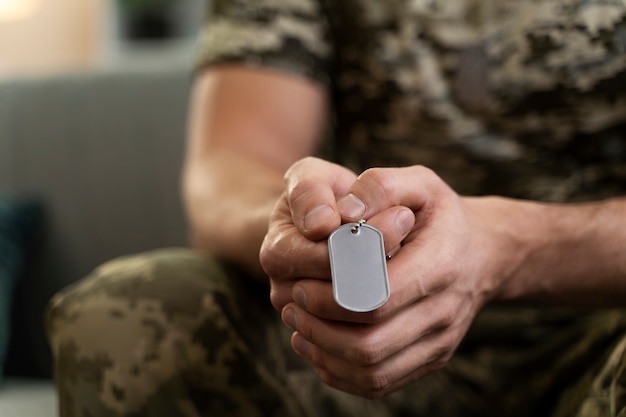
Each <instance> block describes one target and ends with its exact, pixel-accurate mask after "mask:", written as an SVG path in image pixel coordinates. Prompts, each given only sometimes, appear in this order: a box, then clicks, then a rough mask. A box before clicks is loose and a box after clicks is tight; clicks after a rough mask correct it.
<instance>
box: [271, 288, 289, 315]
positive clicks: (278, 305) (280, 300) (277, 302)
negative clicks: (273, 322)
mask: <svg viewBox="0 0 626 417" xmlns="http://www.w3.org/2000/svg"><path fill="white" fill-rule="evenodd" d="M270 302H271V303H272V306H273V307H274V309H276V310H277V311H282V310H283V308H284V307H285V306H286V305H287V304H289V303H290V302H291V295H290V292H289V291H285V290H282V289H278V288H276V286H275V285H272V289H271V290H270Z"/></svg>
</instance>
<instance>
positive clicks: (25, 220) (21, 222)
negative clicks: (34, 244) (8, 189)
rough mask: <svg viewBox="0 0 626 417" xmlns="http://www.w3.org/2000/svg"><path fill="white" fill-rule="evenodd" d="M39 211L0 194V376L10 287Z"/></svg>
mask: <svg viewBox="0 0 626 417" xmlns="http://www.w3.org/2000/svg"><path fill="white" fill-rule="evenodd" d="M39 214H40V211H39V206H38V205H37V204H36V203H35V202H32V201H18V200H14V199H8V198H3V197H0V379H1V378H2V372H1V371H2V369H3V367H4V359H5V355H6V352H7V348H8V343H9V335H10V323H11V320H10V317H9V316H10V314H11V305H12V303H11V300H12V298H13V289H14V288H15V284H16V282H17V279H18V276H19V275H20V272H21V269H22V266H23V263H24V261H25V259H26V250H27V248H28V246H29V245H28V243H29V241H30V239H31V238H32V237H33V236H34V232H35V230H36V229H37V225H38V223H39Z"/></svg>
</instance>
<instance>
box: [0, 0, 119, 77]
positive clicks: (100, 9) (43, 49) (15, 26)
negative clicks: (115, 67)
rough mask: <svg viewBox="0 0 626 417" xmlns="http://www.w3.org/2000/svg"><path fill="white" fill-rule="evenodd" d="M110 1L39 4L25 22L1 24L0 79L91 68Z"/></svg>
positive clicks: (100, 47)
mask: <svg viewBox="0 0 626 417" xmlns="http://www.w3.org/2000/svg"><path fill="white" fill-rule="evenodd" d="M110 5H111V4H110V1H109V0H39V8H38V9H37V10H36V11H35V12H34V14H33V15H31V16H29V17H28V18H23V19H19V20H8V21H0V76H5V77H6V76H11V75H38V74H42V73H50V72H59V71H68V70H79V69H86V68H91V67H93V66H94V65H95V64H96V63H97V62H98V59H99V56H100V55H101V52H102V50H103V48H105V42H106V37H105V36H103V34H104V32H105V30H106V27H107V25H108V19H109V18H110V16H111V13H110V10H109V8H110Z"/></svg>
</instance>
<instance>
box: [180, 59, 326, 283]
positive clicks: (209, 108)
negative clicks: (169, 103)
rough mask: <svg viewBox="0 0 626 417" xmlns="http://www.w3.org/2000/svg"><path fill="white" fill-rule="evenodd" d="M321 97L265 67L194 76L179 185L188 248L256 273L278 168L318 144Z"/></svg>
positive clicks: (317, 89)
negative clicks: (180, 184)
mask: <svg viewBox="0 0 626 417" xmlns="http://www.w3.org/2000/svg"><path fill="white" fill-rule="evenodd" d="M326 100H327V97H326V93H325V90H324V89H323V88H322V87H321V86H319V85H316V84H314V83H312V82H309V81H307V80H305V79H302V78H297V77H294V76H288V75H285V74H282V73H279V72H276V71H272V70H260V69H259V70H257V69H247V68H243V67H238V66H224V67H220V68H214V69H210V70H208V71H206V72H205V73H204V74H202V75H201V76H200V77H199V78H198V80H197V82H196V84H195V86H194V90H193V95H192V99H191V109H190V119H189V133H188V146H187V155H186V159H185V164H184V170H183V187H182V188H183V199H184V203H185V208H186V212H187V217H188V221H189V228H190V234H191V236H190V238H191V242H192V246H193V247H194V248H196V249H198V250H200V251H202V252H204V253H207V254H210V255H212V256H215V257H217V258H219V259H223V260H228V261H233V262H236V263H239V264H240V265H242V266H243V267H245V268H247V269H248V270H250V271H252V272H253V273H255V275H258V276H259V277H262V276H263V274H262V272H261V267H260V265H259V261H258V253H259V248H260V246H261V242H262V240H263V237H264V236H265V234H266V232H267V227H268V219H269V214H270V212H271V210H272V208H273V206H274V204H275V203H276V201H277V199H278V197H279V196H280V195H281V193H282V192H283V189H284V182H283V175H284V172H285V171H286V170H287V168H288V167H289V166H290V165H291V164H293V163H294V162H295V161H296V160H298V159H300V158H302V157H304V156H307V155H310V154H311V153H313V152H314V151H315V149H316V147H317V146H318V141H319V138H320V136H321V133H322V130H323V127H324V124H325V116H326V105H327V104H326Z"/></svg>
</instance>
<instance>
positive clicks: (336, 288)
mask: <svg viewBox="0 0 626 417" xmlns="http://www.w3.org/2000/svg"><path fill="white" fill-rule="evenodd" d="M328 251H329V253H330V269H331V272H332V280H333V294H334V297H335V301H336V302H337V304H339V305H340V306H341V307H343V308H345V309H346V310H350V311H356V312H366V311H372V310H375V309H377V308H378V307H380V306H382V305H383V304H385V302H386V301H387V300H388V299H389V279H388V277H387V262H386V258H385V244H384V242H383V235H382V233H381V232H380V231H379V230H377V229H376V228H374V227H372V226H370V225H367V224H365V220H361V221H360V222H358V223H348V224H344V225H342V226H340V227H339V228H337V229H336V230H335V231H334V232H333V233H331V235H330V237H329V238H328Z"/></svg>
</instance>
